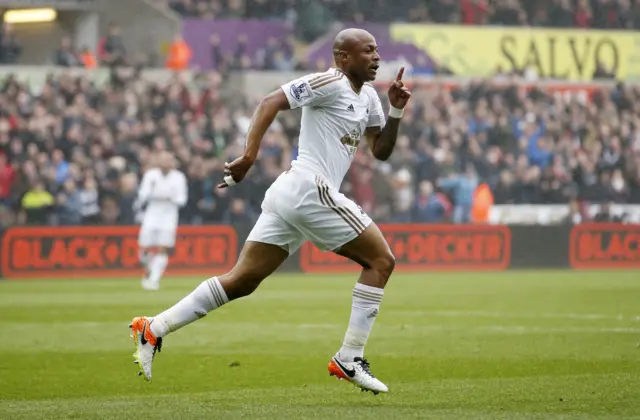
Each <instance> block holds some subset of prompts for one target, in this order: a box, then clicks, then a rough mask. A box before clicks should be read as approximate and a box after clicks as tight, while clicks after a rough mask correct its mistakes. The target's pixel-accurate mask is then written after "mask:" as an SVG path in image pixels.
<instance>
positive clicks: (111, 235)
mask: <svg viewBox="0 0 640 420" xmlns="http://www.w3.org/2000/svg"><path fill="white" fill-rule="evenodd" d="M139 230H140V228H139V227H137V226H126V227H124V226H123V227H106V226H99V227H38V228H31V227H26V228H12V229H9V230H8V231H7V232H5V234H4V236H3V237H2V264H1V265H2V275H3V277H7V278H46V277H68V278H71V277H95V276H101V277H103V276H137V275H141V274H142V268H141V266H140V263H139V257H138V232H139ZM237 248H238V239H237V235H236V231H235V229H234V228H233V227H231V226H181V227H180V228H179V229H178V236H177V240H176V246H175V248H174V252H173V255H172V256H171V257H170V259H169V268H168V273H169V274H176V275H189V274H204V273H211V271H212V270H213V271H214V272H225V271H227V270H230V269H231V268H232V267H233V265H234V264H235V262H236V258H237Z"/></svg>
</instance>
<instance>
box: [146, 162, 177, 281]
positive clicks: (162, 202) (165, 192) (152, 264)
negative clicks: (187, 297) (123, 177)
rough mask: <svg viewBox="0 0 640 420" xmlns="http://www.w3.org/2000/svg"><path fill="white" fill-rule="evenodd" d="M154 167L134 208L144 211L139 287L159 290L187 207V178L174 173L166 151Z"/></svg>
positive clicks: (147, 176)
mask: <svg viewBox="0 0 640 420" xmlns="http://www.w3.org/2000/svg"><path fill="white" fill-rule="evenodd" d="M156 163H157V167H154V168H151V169H149V170H148V171H147V172H146V173H145V174H144V177H143V178H142V182H141V183H140V190H139V192H138V200H137V205H139V206H143V207H146V208H145V211H144V217H143V219H142V226H141V227H140V234H139V236H138V246H139V250H140V251H139V252H140V261H141V262H142V265H143V266H144V268H145V275H144V277H143V279H142V287H143V288H144V289H146V290H158V289H159V287H160V279H161V278H162V274H163V273H164V270H165V269H166V268H167V262H168V260H169V250H171V249H172V248H173V247H174V246H175V243H176V231H177V229H178V214H179V212H180V208H181V207H183V206H184V205H185V204H186V203H187V178H186V177H185V175H184V174H183V173H182V172H180V171H179V170H177V169H175V165H176V162H175V158H174V156H173V155H172V154H171V153H169V152H166V151H163V152H161V153H160V154H159V155H158V156H157V162H156Z"/></svg>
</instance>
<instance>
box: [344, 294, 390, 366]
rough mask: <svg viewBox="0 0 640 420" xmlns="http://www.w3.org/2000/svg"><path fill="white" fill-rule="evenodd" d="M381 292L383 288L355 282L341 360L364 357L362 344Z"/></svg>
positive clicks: (375, 315) (366, 336) (369, 331)
mask: <svg viewBox="0 0 640 420" xmlns="http://www.w3.org/2000/svg"><path fill="white" fill-rule="evenodd" d="M383 294H384V289H380V288H377V287H372V286H367V285H364V284H361V283H356V286H355V287H354V289H353V304H352V307H351V317H350V319H349V327H348V328H347V332H346V334H345V336H344V341H343V343H342V347H341V348H340V352H339V357H340V359H342V360H343V361H345V362H352V361H353V359H354V358H356V357H364V346H365V344H366V343H367V340H368V339H369V334H370V333H371V330H372V329H373V324H374V322H375V320H376V317H377V316H378V310H379V308H380V303H381V302H382V296H383Z"/></svg>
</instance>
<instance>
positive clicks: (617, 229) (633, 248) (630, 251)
mask: <svg viewBox="0 0 640 420" xmlns="http://www.w3.org/2000/svg"><path fill="white" fill-rule="evenodd" d="M569 262H570V263H571V267H573V268H579V269H605V268H640V225H623V224H608V223H607V224H583V225H576V226H575V227H574V228H573V229H572V230H571V238H570V240H569Z"/></svg>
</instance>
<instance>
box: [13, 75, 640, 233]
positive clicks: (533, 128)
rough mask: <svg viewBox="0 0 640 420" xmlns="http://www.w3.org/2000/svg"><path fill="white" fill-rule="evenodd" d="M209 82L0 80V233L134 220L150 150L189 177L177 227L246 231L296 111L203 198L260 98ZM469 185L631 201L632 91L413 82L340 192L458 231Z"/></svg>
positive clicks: (635, 147)
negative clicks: (393, 139) (392, 139)
mask: <svg viewBox="0 0 640 420" xmlns="http://www.w3.org/2000/svg"><path fill="white" fill-rule="evenodd" d="M221 83H223V81H222V78H221V76H220V75H219V74H218V73H208V74H203V75H201V76H200V77H199V78H198V79H197V81H196V83H193V84H188V85H187V84H185V83H183V82H182V81H181V80H180V78H179V76H177V75H176V77H175V78H174V80H173V81H172V82H171V83H168V84H167V85H166V86H165V85H157V84H152V83H148V82H145V81H143V80H142V79H140V78H139V76H137V73H134V76H132V77H130V78H125V77H123V76H121V75H118V74H117V73H113V76H112V80H111V82H110V83H107V84H105V85H103V86H100V87H97V86H95V85H93V84H92V83H90V82H89V81H88V80H87V79H84V78H79V79H74V78H72V77H70V76H69V75H62V76H60V77H58V78H53V77H50V78H49V79H48V80H47V82H46V84H45V86H44V88H43V89H42V92H32V91H30V90H29V88H28V87H27V86H25V85H24V84H22V83H20V82H18V81H17V80H16V79H14V78H9V79H8V80H6V81H5V82H4V84H3V85H2V86H1V90H0V202H1V203H2V205H1V207H0V225H2V226H6V225H10V224H15V223H27V224H43V223H54V224H67V225H74V224H95V223H99V224H107V225H108V224H131V223H135V222H136V217H137V215H136V213H135V211H134V207H135V206H134V205H133V203H134V201H135V196H136V190H137V185H138V183H139V180H140V177H141V174H142V173H143V172H144V171H145V170H146V169H147V168H148V167H149V166H150V165H152V164H153V156H154V153H155V152H156V151H159V150H164V149H168V150H171V151H173V152H174V153H175V155H176V156H177V158H178V160H179V162H180V167H181V169H182V170H183V171H184V172H185V173H186V175H187V176H188V178H189V201H188V204H187V205H186V207H185V208H184V210H183V211H182V215H181V218H182V222H183V223H193V224H199V223H234V224H244V225H250V224H251V223H252V222H253V221H254V220H255V219H256V217H257V215H258V213H259V211H260V203H261V200H262V197H263V195H264V191H265V190H266V188H268V186H269V185H270V184H271V182H272V181H273V180H274V179H275V178H276V177H277V176H278V175H279V174H280V173H281V172H282V171H283V170H286V169H287V168H288V167H289V164H290V161H291V159H292V158H295V157H296V155H297V147H296V144H297V135H298V130H299V115H298V112H299V111H291V112H287V113H282V114H281V116H280V117H279V118H278V119H277V121H276V122H275V123H274V125H273V126H272V127H271V129H270V130H269V132H268V133H267V135H266V136H265V138H264V140H263V146H262V149H261V152H260V157H259V161H258V163H257V164H256V166H255V167H254V168H253V169H252V171H251V172H250V175H249V176H248V178H247V179H245V181H244V182H242V183H241V184H239V185H237V186H236V187H234V188H232V189H224V190H219V189H216V188H215V185H216V183H217V182H218V181H219V180H220V179H221V177H222V166H223V163H224V162H225V161H229V160H230V159H233V158H234V157H236V156H238V155H239V154H240V153H242V150H243V145H244V140H245V134H246V132H247V129H248V126H249V122H250V118H251V114H252V111H253V109H254V107H255V105H256V103H255V101H257V100H258V99H259V98H244V99H242V100H240V101H238V100H237V96H238V95H235V96H236V98H235V99H236V100H235V101H230V100H227V99H226V98H223V97H222V96H221V94H220V89H219V88H220V86H221ZM381 94H382V96H383V98H384V89H382V91H381ZM478 184H486V185H488V186H489V187H490V189H491V191H492V194H493V196H494V200H495V202H496V204H508V203H514V204H526V203H532V204H563V203H568V202H569V201H571V200H573V199H578V200H580V201H588V202H597V203H602V202H615V203H640V90H638V89H637V88H631V87H628V86H623V85H619V86H617V87H615V88H613V89H611V90H603V91H601V92H595V93H594V94H593V95H592V99H591V100H590V101H587V102H581V101H578V100H568V101H567V100H565V99H564V97H562V96H549V95H547V94H545V93H543V92H542V91H540V90H537V89H534V90H529V91H526V92H525V91H524V90H522V89H518V88H517V87H515V85H511V84H509V83H507V84H506V85H493V84H491V83H490V81H485V82H482V83H473V84H470V85H468V86H460V87H458V88H448V87H445V86H442V85H434V86H430V87H414V89H413V97H412V100H411V101H410V107H409V108H408V109H407V112H406V113H405V116H404V119H403V124H402V126H401V132H400V137H399V139H398V142H397V147H396V150H395V152H394V154H393V155H392V156H391V158H390V159H389V160H388V161H386V162H378V161H375V160H374V159H373V158H372V157H371V155H370V153H369V152H368V151H367V149H366V147H363V148H362V149H361V150H360V151H359V152H358V154H357V155H356V157H355V161H354V164H353V167H352V170H351V171H350V173H349V174H348V175H347V177H346V179H345V182H344V184H343V186H342V190H343V191H344V192H345V193H346V194H347V195H348V196H351V197H353V198H355V199H356V200H357V202H358V203H359V204H360V205H361V206H362V207H363V209H364V210H365V211H367V212H368V213H369V214H371V215H372V217H373V218H374V219H375V220H377V221H380V222H384V221H391V222H410V221H416V222H444V221H447V220H453V221H455V222H462V221H465V220H467V219H468V218H469V207H470V205H471V204H472V202H473V194H474V191H476V186H477V185H478Z"/></svg>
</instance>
